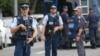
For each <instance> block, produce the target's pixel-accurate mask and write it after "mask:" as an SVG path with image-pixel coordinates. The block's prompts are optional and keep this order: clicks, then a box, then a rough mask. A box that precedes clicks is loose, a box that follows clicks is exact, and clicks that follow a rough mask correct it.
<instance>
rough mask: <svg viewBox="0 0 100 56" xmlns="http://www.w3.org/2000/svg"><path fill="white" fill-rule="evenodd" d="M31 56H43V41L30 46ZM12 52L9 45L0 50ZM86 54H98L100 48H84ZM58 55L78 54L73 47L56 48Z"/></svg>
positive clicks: (5, 54)
mask: <svg viewBox="0 0 100 56" xmlns="http://www.w3.org/2000/svg"><path fill="white" fill-rule="evenodd" d="M31 50H32V52H31V56H44V43H43V42H37V43H35V45H34V46H33V47H32V49H31ZM13 53H14V46H10V47H7V48H4V49H3V50H0V56H13ZM86 55H87V56H100V48H97V49H90V48H86ZM58 56H78V55H77V49H76V48H73V49H70V50H67V49H62V50H58Z"/></svg>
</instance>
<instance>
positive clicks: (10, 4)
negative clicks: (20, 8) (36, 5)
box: [0, 0, 29, 16]
mask: <svg viewBox="0 0 100 56" xmlns="http://www.w3.org/2000/svg"><path fill="white" fill-rule="evenodd" d="M21 2H29V0H18V4H19V3H21ZM0 8H1V9H2V12H3V14H4V15H8V16H13V11H14V0H0Z"/></svg>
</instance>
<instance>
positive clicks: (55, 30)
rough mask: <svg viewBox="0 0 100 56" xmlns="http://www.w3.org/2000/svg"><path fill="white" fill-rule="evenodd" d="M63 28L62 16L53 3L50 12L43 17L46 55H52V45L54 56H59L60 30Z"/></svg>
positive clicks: (43, 38) (43, 37)
mask: <svg viewBox="0 0 100 56" xmlns="http://www.w3.org/2000/svg"><path fill="white" fill-rule="evenodd" d="M62 28H63V21H62V18H61V16H59V15H57V7H56V6H55V5H52V6H51V7H50V13H49V14H47V15H46V16H45V17H44V19H43V31H42V40H44V41H45V56H50V49H51V47H52V56H57V47H58V41H59V34H60V32H59V30H61V29H62Z"/></svg>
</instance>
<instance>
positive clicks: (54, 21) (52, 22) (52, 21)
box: [45, 14, 59, 36]
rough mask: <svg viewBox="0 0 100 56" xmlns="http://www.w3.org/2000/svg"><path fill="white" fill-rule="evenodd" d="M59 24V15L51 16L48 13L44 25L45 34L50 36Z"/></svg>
mask: <svg viewBox="0 0 100 56" xmlns="http://www.w3.org/2000/svg"><path fill="white" fill-rule="evenodd" d="M57 26H59V16H57V15H56V16H55V17H52V16H51V15H50V14H48V21H47V25H46V30H45V35H46V36H51V35H52V34H53V31H54V28H55V27H57ZM58 32H59V31H57V32H56V33H55V34H57V33H58Z"/></svg>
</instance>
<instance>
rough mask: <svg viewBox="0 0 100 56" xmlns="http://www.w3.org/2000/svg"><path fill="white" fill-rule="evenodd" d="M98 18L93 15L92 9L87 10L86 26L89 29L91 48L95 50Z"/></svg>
mask: <svg viewBox="0 0 100 56" xmlns="http://www.w3.org/2000/svg"><path fill="white" fill-rule="evenodd" d="M98 22H99V17H98V16H97V15H96V14H95V13H94V11H93V9H92V8H90V9H89V15H88V18H87V26H88V27H89V36H90V40H91V48H96V34H97V28H98Z"/></svg>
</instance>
